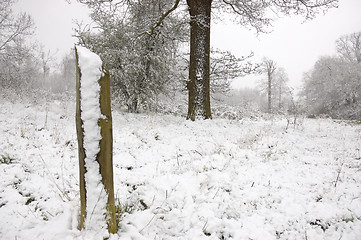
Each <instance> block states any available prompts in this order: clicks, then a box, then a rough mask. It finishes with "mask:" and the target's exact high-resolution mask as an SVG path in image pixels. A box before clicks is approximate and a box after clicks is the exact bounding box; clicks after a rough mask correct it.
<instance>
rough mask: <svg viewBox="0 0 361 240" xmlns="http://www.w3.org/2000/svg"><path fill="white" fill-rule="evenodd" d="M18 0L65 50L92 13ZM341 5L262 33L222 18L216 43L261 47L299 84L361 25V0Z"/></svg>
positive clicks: (215, 27)
mask: <svg viewBox="0 0 361 240" xmlns="http://www.w3.org/2000/svg"><path fill="white" fill-rule="evenodd" d="M72 2H73V3H72V4H70V5H69V4H68V3H66V1H65V0H18V3H17V6H16V8H17V10H21V11H25V12H28V13H29V14H30V15H32V17H33V18H34V21H35V25H36V28H37V29H36V39H37V40H38V41H39V42H41V43H42V44H44V45H45V47H46V49H50V50H51V51H53V52H55V51H57V50H58V53H59V54H58V55H60V56H62V55H64V54H65V53H67V52H69V51H70V48H71V47H73V45H74V43H75V42H76V39H75V38H72V34H73V30H72V29H73V28H74V27H75V25H74V22H73V20H74V19H87V17H86V16H87V14H88V11H87V9H85V8H84V7H83V6H81V5H80V4H78V3H76V1H75V0H72ZM339 5H340V6H339V8H338V9H331V10H330V11H329V12H327V14H326V15H322V14H321V15H319V16H318V17H317V18H316V19H314V20H312V21H310V22H306V23H303V19H302V18H299V17H291V18H290V17H288V18H283V19H280V20H278V21H277V22H275V23H274V26H273V27H272V28H270V31H272V32H271V33H268V34H262V35H259V36H258V37H257V36H256V34H255V32H250V31H248V30H245V29H244V28H242V26H236V25H234V24H229V23H228V22H227V24H225V23H217V24H212V27H211V34H212V35H211V44H212V46H213V47H216V48H220V49H223V50H230V51H232V52H233V53H234V54H235V55H236V56H239V57H240V56H242V55H247V54H248V53H249V52H250V51H253V52H254V53H255V58H254V60H261V59H262V58H263V57H268V58H271V59H273V60H274V61H276V62H277V65H278V66H279V67H283V68H285V70H286V72H287V73H288V75H289V78H290V80H291V81H290V84H291V85H292V86H294V87H298V86H300V84H301V80H302V74H303V72H305V71H308V70H310V69H311V68H312V66H313V65H314V63H315V62H316V61H317V60H318V58H319V57H320V56H323V55H333V54H335V53H336V51H335V41H336V39H337V38H339V37H340V36H341V35H344V34H350V33H353V32H358V31H361V14H360V11H361V0H340V3H339ZM256 78H260V77H259V76H258V77H255V76H250V77H247V78H243V79H238V80H237V81H235V82H234V86H235V87H243V86H251V87H252V86H255V83H256V82H257V80H256Z"/></svg>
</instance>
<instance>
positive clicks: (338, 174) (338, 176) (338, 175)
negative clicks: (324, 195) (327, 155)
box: [335, 163, 343, 187]
mask: <svg viewBox="0 0 361 240" xmlns="http://www.w3.org/2000/svg"><path fill="white" fill-rule="evenodd" d="M342 166H343V163H342V164H341V167H340V169H339V170H338V173H337V178H336V181H335V187H336V186H337V182H338V179H339V178H340V173H341V170H342Z"/></svg>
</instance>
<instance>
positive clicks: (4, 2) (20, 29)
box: [0, 0, 34, 52]
mask: <svg viewBox="0 0 361 240" xmlns="http://www.w3.org/2000/svg"><path fill="white" fill-rule="evenodd" d="M14 3H15V0H1V2H0V52H2V51H4V50H5V48H6V46H7V45H9V44H10V43H12V42H13V41H14V40H15V39H16V38H18V37H24V36H27V35H31V34H33V30H34V29H33V27H34V23H33V20H32V19H31V17H30V15H28V14H26V13H21V14H19V15H17V16H15V15H14V14H13V11H12V7H13V5H14Z"/></svg>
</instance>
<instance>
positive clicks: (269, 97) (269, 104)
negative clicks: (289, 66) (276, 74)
mask: <svg viewBox="0 0 361 240" xmlns="http://www.w3.org/2000/svg"><path fill="white" fill-rule="evenodd" d="M271 112H272V73H271V72H270V71H268V113H271Z"/></svg>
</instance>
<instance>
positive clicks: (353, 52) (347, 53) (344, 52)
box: [336, 32, 361, 63]
mask: <svg viewBox="0 0 361 240" xmlns="http://www.w3.org/2000/svg"><path fill="white" fill-rule="evenodd" d="M336 48H337V52H338V53H339V54H340V55H341V56H342V57H343V58H345V59H347V60H348V61H350V62H357V63H361V32H356V33H352V34H349V35H344V36H342V37H340V38H339V39H338V40H337V41H336Z"/></svg>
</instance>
